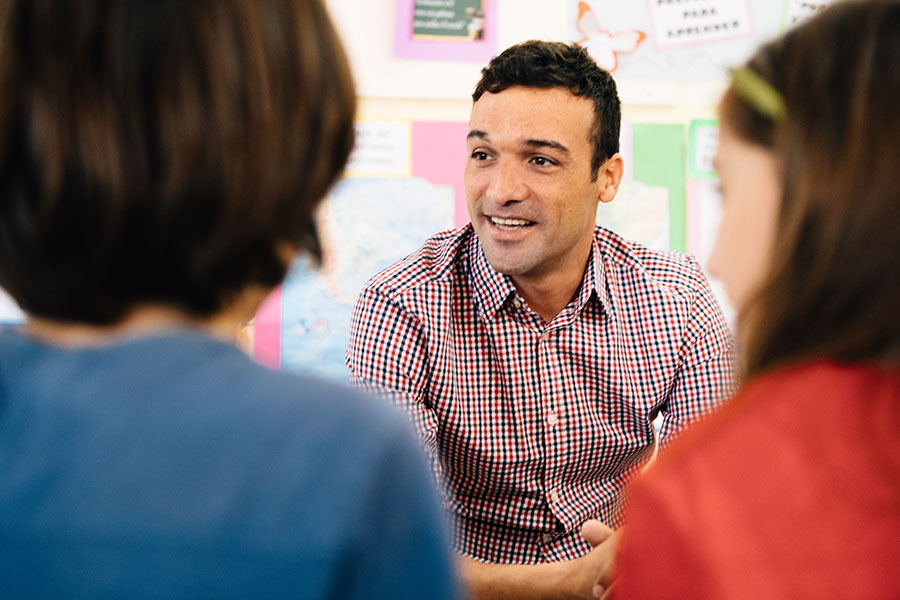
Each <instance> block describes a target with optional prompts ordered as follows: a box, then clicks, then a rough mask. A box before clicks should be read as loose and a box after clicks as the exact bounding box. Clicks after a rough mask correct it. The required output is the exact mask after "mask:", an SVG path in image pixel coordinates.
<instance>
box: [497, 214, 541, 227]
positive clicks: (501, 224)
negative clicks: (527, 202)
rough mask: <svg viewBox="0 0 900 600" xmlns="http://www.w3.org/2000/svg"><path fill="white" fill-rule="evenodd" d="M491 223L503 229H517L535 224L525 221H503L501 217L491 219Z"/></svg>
mask: <svg viewBox="0 0 900 600" xmlns="http://www.w3.org/2000/svg"><path fill="white" fill-rule="evenodd" d="M491 223H493V224H494V225H496V226H497V227H499V228H501V229H515V228H517V227H528V226H529V225H532V224H533V223H532V222H531V221H526V220H524V219H501V218H499V217H491Z"/></svg>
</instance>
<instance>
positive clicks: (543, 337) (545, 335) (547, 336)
mask: <svg viewBox="0 0 900 600" xmlns="http://www.w3.org/2000/svg"><path fill="white" fill-rule="evenodd" d="M549 339H550V332H549V331H545V332H544V333H542V334H541V341H542V342H546V341H547V340H549Z"/></svg>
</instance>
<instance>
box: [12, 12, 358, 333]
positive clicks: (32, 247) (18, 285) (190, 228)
mask: <svg viewBox="0 0 900 600" xmlns="http://www.w3.org/2000/svg"><path fill="white" fill-rule="evenodd" d="M354 110H355V96H354V91H353V85H352V81H351V77H350V73H349V68H348V65H347V61H346V58H345V55H344V52H343V50H342V48H341V46H340V43H339V41H338V38H337V35H336V33H335V31H334V29H333V27H332V24H331V22H330V20H329V18H328V15H327V13H326V11H325V8H324V7H323V5H322V2H321V1H320V0H294V1H291V0H217V1H215V2H184V1H182V0H154V1H153V2H144V1H122V2H109V1H106V0H78V1H77V2H47V1H42V0H18V1H17V0H13V1H10V2H4V3H3V5H2V7H0V286H2V287H4V288H6V290H8V291H9V292H10V294H11V295H12V296H13V297H14V298H15V299H16V300H17V301H18V302H19V304H20V305H21V306H22V308H23V309H24V310H25V311H26V312H27V313H29V314H32V315H36V316H40V317H43V318H49V319H53V320H60V321H72V322H85V323H93V324H109V323H114V322H116V321H117V320H119V319H121V318H122V317H123V316H124V315H125V314H126V313H127V312H128V311H129V310H130V309H132V308H134V307H135V306H138V305H141V304H144V303H157V304H163V305H169V306H173V307H175V308H177V309H180V310H184V311H186V312H188V313H191V314H194V315H197V316H209V315H212V314H214V313H216V312H217V311H219V310H221V309H222V308H223V307H224V306H225V305H226V304H227V303H229V302H230V301H231V300H232V299H233V298H234V297H235V296H236V295H238V294H240V293H241V291H242V290H243V289H245V288H247V287H248V286H262V287H263V288H266V287H273V286H275V285H277V284H278V283H279V282H280V281H281V279H282V278H283V277H284V274H285V271H286V268H287V266H288V262H289V256H290V255H291V254H292V253H293V252H296V251H300V250H306V251H307V252H309V253H311V254H312V255H313V256H314V257H318V255H319V243H318V238H317V235H316V230H315V223H314V211H315V209H316V207H317V204H318V203H319V201H320V200H321V198H322V197H323V196H324V195H325V193H326V192H327V190H328V188H329V187H330V186H331V185H332V183H333V182H334V181H335V179H336V177H337V176H338V175H339V173H340V172H341V170H342V168H343V165H344V163H345V161H346V158H347V155H348V153H349V151H350V148H351V145H352V138H353V123H352V120H353V115H354Z"/></svg>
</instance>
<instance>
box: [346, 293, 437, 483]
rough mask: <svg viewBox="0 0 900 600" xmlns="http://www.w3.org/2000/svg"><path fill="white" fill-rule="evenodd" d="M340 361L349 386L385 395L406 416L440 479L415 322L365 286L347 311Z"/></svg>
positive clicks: (422, 346) (422, 345)
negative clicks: (342, 359) (343, 361)
mask: <svg viewBox="0 0 900 600" xmlns="http://www.w3.org/2000/svg"><path fill="white" fill-rule="evenodd" d="M346 361H347V367H348V368H349V370H350V383H351V385H353V386H354V387H356V388H358V389H361V390H363V391H368V392H374V393H377V394H380V395H382V396H384V397H386V398H387V399H388V400H389V401H391V402H393V403H394V404H397V405H399V406H402V407H403V408H404V409H405V410H406V412H407V413H408V414H409V415H410V417H411V419H412V421H413V423H414V425H415V426H416V429H417V430H418V433H419V438H420V439H421V442H422V445H423V446H424V448H425V452H426V454H427V456H428V458H429V459H430V461H431V465H432V469H433V471H434V475H435V478H436V479H437V481H438V482H440V481H441V477H442V473H441V465H440V461H439V459H438V453H437V419H436V417H435V414H434V410H433V409H432V407H431V405H430V403H429V401H428V396H427V389H428V362H429V361H428V354H427V344H426V340H425V333H424V330H423V327H422V325H421V323H420V322H419V320H418V319H417V318H416V317H415V316H414V315H412V314H410V312H409V311H407V310H406V309H405V308H403V307H402V306H400V305H399V303H398V302H396V301H394V300H391V299H390V298H388V297H387V296H386V295H385V294H384V293H382V292H380V291H379V290H377V289H374V288H372V287H370V286H366V287H365V288H364V289H363V291H362V292H361V293H360V296H359V299H358V300H357V302H356V308H355V309H354V311H353V318H352V320H351V323H350V341H349V345H348V347H347V355H346Z"/></svg>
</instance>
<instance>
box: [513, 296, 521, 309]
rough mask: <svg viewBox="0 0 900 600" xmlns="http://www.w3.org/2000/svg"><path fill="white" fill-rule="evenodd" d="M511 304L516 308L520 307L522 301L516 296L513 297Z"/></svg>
mask: <svg viewBox="0 0 900 600" xmlns="http://www.w3.org/2000/svg"><path fill="white" fill-rule="evenodd" d="M513 306H515V307H516V308H522V301H521V300H519V299H518V298H513Z"/></svg>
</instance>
